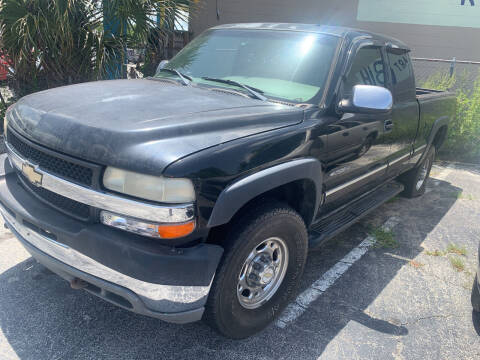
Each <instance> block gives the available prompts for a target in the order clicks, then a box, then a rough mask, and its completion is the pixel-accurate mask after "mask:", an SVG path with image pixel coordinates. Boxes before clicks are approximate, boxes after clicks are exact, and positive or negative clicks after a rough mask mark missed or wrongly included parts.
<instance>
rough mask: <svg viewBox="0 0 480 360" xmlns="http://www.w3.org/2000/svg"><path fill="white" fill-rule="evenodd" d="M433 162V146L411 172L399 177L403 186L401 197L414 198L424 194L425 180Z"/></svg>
mask: <svg viewBox="0 0 480 360" xmlns="http://www.w3.org/2000/svg"><path fill="white" fill-rule="evenodd" d="M434 160H435V146H434V145H432V146H430V149H429V150H428V153H427V155H426V156H425V158H424V159H423V161H422V162H421V163H420V164H419V165H417V166H416V167H414V168H413V169H412V170H410V171H408V172H406V173H405V174H403V175H401V176H400V178H399V179H400V181H401V182H402V183H403V184H404V185H405V190H404V191H403V192H402V196H404V197H407V198H414V197H417V196H420V195H423V194H424V193H425V188H426V186H427V180H428V178H429V176H430V170H431V169H432V165H433V161H434Z"/></svg>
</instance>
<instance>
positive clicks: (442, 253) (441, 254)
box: [425, 249, 446, 256]
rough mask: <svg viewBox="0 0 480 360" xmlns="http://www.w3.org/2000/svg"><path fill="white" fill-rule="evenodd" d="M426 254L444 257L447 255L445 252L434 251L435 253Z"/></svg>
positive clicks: (426, 252) (428, 252)
mask: <svg viewBox="0 0 480 360" xmlns="http://www.w3.org/2000/svg"><path fill="white" fill-rule="evenodd" d="M425 254H427V255H429V256H444V255H445V254H446V253H445V252H444V251H440V250H436V249H435V250H433V251H429V250H427V251H425Z"/></svg>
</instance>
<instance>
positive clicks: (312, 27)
mask: <svg viewBox="0 0 480 360" xmlns="http://www.w3.org/2000/svg"><path fill="white" fill-rule="evenodd" d="M213 29H244V30H278V31H299V32H309V33H318V34H328V35H332V36H337V37H340V38H350V39H351V40H353V39H355V38H357V37H366V38H370V39H373V40H378V41H381V42H385V43H390V44H391V45H392V46H393V47H396V48H400V49H405V50H407V51H410V48H409V47H408V46H407V45H406V44H405V43H404V42H402V41H400V40H398V39H395V38H392V37H388V36H385V35H380V34H376V33H373V32H370V31H366V30H360V29H354V28H349V27H343V26H330V25H322V24H295V23H238V24H224V25H219V26H215V27H213Z"/></svg>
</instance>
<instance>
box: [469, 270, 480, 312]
mask: <svg viewBox="0 0 480 360" xmlns="http://www.w3.org/2000/svg"><path fill="white" fill-rule="evenodd" d="M471 299H472V307H473V310H474V311H476V312H478V313H480V292H479V290H478V274H477V276H475V281H474V283H473V287H472V298H471Z"/></svg>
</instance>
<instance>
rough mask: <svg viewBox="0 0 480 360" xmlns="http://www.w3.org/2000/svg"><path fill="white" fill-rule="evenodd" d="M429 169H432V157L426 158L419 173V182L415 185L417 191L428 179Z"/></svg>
mask: <svg viewBox="0 0 480 360" xmlns="http://www.w3.org/2000/svg"><path fill="white" fill-rule="evenodd" d="M428 169H430V159H428V158H427V159H425V162H424V163H423V165H422V168H421V169H420V173H419V175H418V180H417V184H416V185H415V188H416V189H417V191H418V190H420V188H421V187H422V186H423V183H424V182H425V180H426V179H427V175H428Z"/></svg>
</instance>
